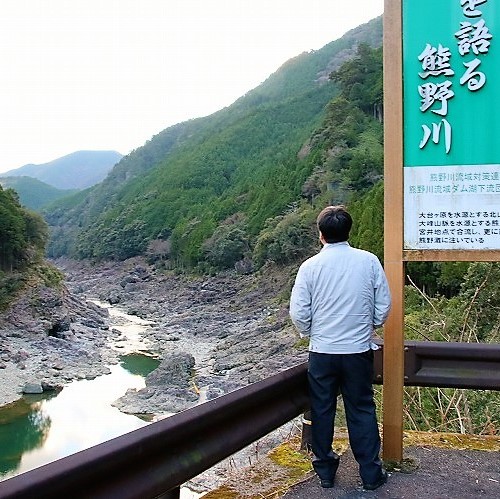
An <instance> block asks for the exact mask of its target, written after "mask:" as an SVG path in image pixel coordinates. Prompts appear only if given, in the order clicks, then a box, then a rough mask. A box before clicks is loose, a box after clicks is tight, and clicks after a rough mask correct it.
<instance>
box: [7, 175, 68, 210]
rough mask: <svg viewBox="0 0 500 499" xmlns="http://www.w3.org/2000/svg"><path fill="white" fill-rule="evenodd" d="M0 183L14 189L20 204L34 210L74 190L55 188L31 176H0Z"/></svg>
mask: <svg viewBox="0 0 500 499" xmlns="http://www.w3.org/2000/svg"><path fill="white" fill-rule="evenodd" d="M0 185H2V186H3V187H4V188H6V189H7V188H10V189H14V190H15V191H16V192H17V193H18V194H19V201H20V202H21V204H22V205H23V206H26V207H27V208H30V209H31V210H35V211H37V210H39V209H40V208H42V207H43V206H45V205H46V204H48V203H52V202H54V201H55V200H57V199H60V198H62V197H64V196H68V195H70V194H73V193H74V190H63V189H57V188H56V187H53V186H52V185H49V184H46V183H45V182H42V181H41V180H37V179H36V178H33V177H0Z"/></svg>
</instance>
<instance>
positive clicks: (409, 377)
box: [374, 341, 500, 390]
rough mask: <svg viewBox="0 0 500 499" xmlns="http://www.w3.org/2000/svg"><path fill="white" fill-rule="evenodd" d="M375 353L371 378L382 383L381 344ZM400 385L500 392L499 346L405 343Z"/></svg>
mask: <svg viewBox="0 0 500 499" xmlns="http://www.w3.org/2000/svg"><path fill="white" fill-rule="evenodd" d="M377 343H378V344H379V346H381V347H382V348H381V349H380V350H377V351H376V352H375V365H374V367H375V378H374V382H375V383H377V384H382V383H383V370H382V366H383V342H381V341H377ZM404 350H405V358H404V360H405V365H404V384H405V385H406V386H424V387H425V386H427V387H440V388H471V389H480V390H500V344H498V343H451V342H441V341H405V347H404Z"/></svg>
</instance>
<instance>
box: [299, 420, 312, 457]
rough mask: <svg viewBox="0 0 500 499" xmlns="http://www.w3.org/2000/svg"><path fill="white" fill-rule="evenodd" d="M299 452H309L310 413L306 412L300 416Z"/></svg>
mask: <svg viewBox="0 0 500 499" xmlns="http://www.w3.org/2000/svg"><path fill="white" fill-rule="evenodd" d="M300 450H306V451H308V452H309V451H310V450H311V411H306V412H304V414H303V415H302V439H301V442H300Z"/></svg>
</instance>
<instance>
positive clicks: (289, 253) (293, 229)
mask: <svg viewBox="0 0 500 499" xmlns="http://www.w3.org/2000/svg"><path fill="white" fill-rule="evenodd" d="M315 221H316V214H315V213H314V212H313V210H311V209H310V208H309V209H305V210H300V211H293V212H290V213H287V214H286V215H280V216H278V217H275V218H271V219H268V220H267V222H266V224H265V226H264V229H263V230H262V231H261V233H260V235H259V237H258V239H257V243H256V244H255V249H254V252H253V259H254V262H255V264H256V266H257V267H261V266H262V265H263V264H264V263H265V262H266V261H268V260H270V261H273V262H275V263H278V264H281V265H283V264H287V263H291V262H294V261H296V260H298V259H301V258H304V257H306V256H309V255H310V254H312V253H313V252H314V248H316V249H317V248H318V244H317V241H318V234H317V230H316V226H315ZM314 243H316V244H314Z"/></svg>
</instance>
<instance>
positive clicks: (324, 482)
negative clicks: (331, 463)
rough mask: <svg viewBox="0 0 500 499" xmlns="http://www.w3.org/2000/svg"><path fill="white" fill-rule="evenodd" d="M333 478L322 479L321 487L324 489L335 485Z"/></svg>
mask: <svg viewBox="0 0 500 499" xmlns="http://www.w3.org/2000/svg"><path fill="white" fill-rule="evenodd" d="M333 482H334V481H333V480H320V483H321V487H322V488H324V489H331V488H332V487H333Z"/></svg>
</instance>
